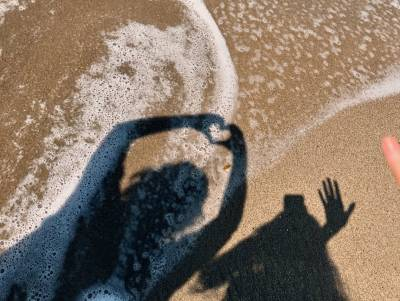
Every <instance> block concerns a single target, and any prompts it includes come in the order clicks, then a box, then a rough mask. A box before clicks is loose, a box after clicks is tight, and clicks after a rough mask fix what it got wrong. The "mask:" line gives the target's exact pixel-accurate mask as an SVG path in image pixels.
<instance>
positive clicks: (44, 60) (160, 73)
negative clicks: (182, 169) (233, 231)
mask: <svg viewBox="0 0 400 301" xmlns="http://www.w3.org/2000/svg"><path fill="white" fill-rule="evenodd" d="M0 17H1V18H2V19H1V25H0V58H1V60H0V70H1V71H0V99H1V100H2V101H1V103H0V112H1V113H0V126H1V128H0V132H1V135H0V143H1V144H2V145H3V148H2V150H3V152H2V153H1V154H0V166H1V169H0V176H1V179H2V180H1V182H0V192H1V198H0V206H1V207H0V210H1V214H2V219H1V221H2V223H1V230H0V231H1V232H0V238H1V241H0V243H1V244H0V247H1V248H2V249H3V250H4V251H6V250H7V249H9V248H11V247H12V246H13V245H15V244H17V243H18V241H20V240H21V239H22V238H23V237H25V236H27V235H29V233H31V232H33V231H34V230H35V229H37V228H38V227H39V226H40V224H41V221H42V220H44V219H46V217H48V216H51V215H52V214H57V213H58V212H59V210H60V208H62V207H63V206H64V205H65V202H66V200H68V199H70V196H71V194H72V193H73V192H74V190H75V189H76V188H77V187H82V185H81V184H82V182H80V180H82V174H83V172H84V170H85V167H86V166H87V164H88V162H89V160H90V158H91V155H92V154H93V153H95V151H96V150H97V149H98V148H99V144H100V143H101V141H102V140H103V139H104V138H105V137H106V136H107V134H108V133H110V131H111V130H112V129H113V127H114V126H115V125H117V124H118V123H121V122H124V121H128V120H135V119H138V118H142V117H151V116H159V115H163V116H168V115H172V114H173V115H176V114H196V113H216V114H219V115H221V116H222V117H224V118H225V120H226V122H231V121H233V122H235V123H237V124H238V125H239V126H240V128H242V130H243V131H244V133H245V136H246V141H247V144H248V148H249V159H250V160H249V167H250V170H249V176H250V177H255V176H256V174H257V172H258V171H259V170H260V169H265V168H268V167H269V166H271V164H272V163H273V162H274V161H275V160H277V159H278V158H279V155H280V153H282V152H284V151H285V150H286V149H287V148H288V147H290V146H291V145H292V144H293V143H294V142H295V140H296V139H297V138H298V137H299V136H301V135H304V134H305V133H306V132H307V131H308V130H309V129H311V128H313V127H315V126H318V125H319V124H320V123H321V122H323V121H324V120H326V119H327V118H329V117H332V116H333V115H334V114H335V113H337V112H338V111H340V110H343V109H345V108H347V107H350V106H353V105H356V104H359V103H362V102H366V101H373V100H377V99H380V98H382V97H384V96H387V95H391V94H398V92H399V91H400V87H399V81H398V78H399V76H398V73H397V69H396V68H397V65H398V62H399V56H400V51H399V50H400V9H399V7H398V6H397V5H396V1H377V0H376V1H371V2H367V1H364V2H362V1H359V2H357V3H353V2H351V1H323V2H321V1H318V2H310V1H296V2H290V1H288V2H287V1H233V2H232V1H212V0H208V1H205V3H203V2H202V1H174V2H171V3H168V4H166V3H165V2H164V1H136V2H135V3H131V2H130V1H125V0H118V1H112V2H110V1H100V2H99V1H97V2H96V3H92V2H85V1H72V2H71V1H56V2H51V3H49V2H47V1H38V0H36V1H32V0H31V1H20V2H18V1H7V0H6V1H2V2H0ZM150 149H151V152H150V151H149V150H150ZM107 156H108V157H106V159H105V160H104V164H103V165H101V166H102V167H100V168H99V170H96V173H95V174H92V175H91V176H92V177H93V178H94V180H93V181H92V182H90V185H88V186H84V189H86V190H85V191H84V193H83V192H82V195H89V196H90V195H91V194H92V193H94V191H96V189H97V188H96V187H98V186H101V179H102V178H103V177H104V176H105V175H106V173H107V171H108V169H109V166H111V163H110V162H113V160H114V161H115V160H116V158H115V157H113V156H112V154H111V155H107ZM10 158H13V159H12V160H10ZM184 160H186V161H191V162H194V163H195V164H196V165H197V166H198V167H200V168H203V170H205V172H206V174H207V176H208V177H209V179H210V186H209V191H208V195H209V196H208V198H207V201H206V202H205V205H204V208H203V210H204V212H203V217H202V219H200V220H199V221H197V222H196V223H194V224H192V225H191V226H190V227H188V228H187V229H186V231H189V232H190V231H195V230H196V229H199V228H200V227H201V226H202V225H203V224H204V223H206V222H207V221H209V220H210V219H211V218H212V217H214V216H215V215H216V214H217V212H218V210H219V208H220V205H221V196H222V194H223V192H224V188H225V186H224V185H226V182H227V176H228V173H227V171H226V170H225V168H224V166H228V165H229V162H230V160H231V157H230V156H229V154H227V153H226V152H224V153H222V151H221V150H220V149H217V148H216V147H214V146H212V145H211V146H210V145H209V143H208V142H207V141H206V140H205V139H204V137H203V136H202V135H199V134H198V133H194V132H191V131H189V130H180V131H174V132H171V133H168V134H167V133H164V134H162V135H157V136H154V137H147V138H146V139H144V141H138V142H137V143H136V144H135V146H134V147H133V148H132V149H131V150H130V152H129V153H128V157H127V160H126V162H125V163H124V164H125V170H126V171H125V173H126V175H125V177H124V179H122V180H121V185H122V187H123V186H124V185H128V184H127V183H129V176H130V175H132V174H134V173H135V172H138V171H140V170H141V169H143V168H145V167H149V166H150V167H153V168H159V167H160V166H162V165H163V164H166V163H168V162H179V161H184ZM79 183H81V184H79ZM124 183H125V184H124ZM79 185H81V186H79ZM80 199H82V197H80ZM87 199H89V197H87ZM86 203H87V202H86ZM81 213H84V210H82V212H81V211H80V210H78V211H77V210H76V207H72V209H70V211H68V213H67V214H64V215H63V216H64V217H63V219H62V221H60V222H59V225H58V227H59V233H60V235H61V236H62V235H64V238H65V239H64V242H63V243H61V242H60V238H59V239H58V241H57V242H55V243H54V244H53V245H52V246H51V247H52V248H57V250H56V251H57V257H56V259H52V262H57V261H60V258H62V257H63V252H64V250H65V248H66V245H67V244H66V243H67V242H68V240H69V239H71V236H72V233H73V230H74V224H75V221H76V219H77V217H78V216H79V215H80V214H81ZM61 240H62V239H61ZM44 247H45V246H44V245H41V248H44ZM47 247H48V246H47ZM28 253H29V252H28ZM39 253H40V252H39ZM39 253H35V254H39ZM45 258H47V257H46V256H45ZM13 260H14V259H13ZM32 264H33V263H32ZM34 264H37V269H39V270H40V268H43V267H45V266H47V263H46V260H44V261H43V262H41V263H34ZM3 265H4V266H9V265H10V263H9V262H5V263H4V264H3V263H2V266H3ZM39 267H40V268H39ZM58 268H59V267H58ZM58 268H57V265H56V264H55V266H52V267H51V270H52V273H51V275H53V276H49V277H44V278H43V279H40V280H38V281H37V282H36V283H35V286H38V287H40V286H41V287H42V288H43V287H53V286H54V281H55V278H54V275H56V274H57V271H58ZM22 270H23V269H22V267H18V268H13V269H11V270H10V271H8V270H7V269H6V270H5V272H3V273H2V275H1V281H2V283H3V285H4V286H3V287H7V286H9V285H10V283H9V282H8V279H11V278H13V277H22V278H21V279H20V281H22V282H24V281H27V280H26V279H27V277H35V276H32V274H29V273H28V274H27V275H28V276H26V275H23V273H21V271H22ZM42 272H43V271H40V273H42ZM40 273H39V274H40ZM34 274H35V273H34ZM35 275H36V274H35ZM39 278H40V277H39ZM39 291H40V289H39Z"/></svg>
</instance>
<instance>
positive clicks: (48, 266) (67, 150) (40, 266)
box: [0, 1, 237, 300]
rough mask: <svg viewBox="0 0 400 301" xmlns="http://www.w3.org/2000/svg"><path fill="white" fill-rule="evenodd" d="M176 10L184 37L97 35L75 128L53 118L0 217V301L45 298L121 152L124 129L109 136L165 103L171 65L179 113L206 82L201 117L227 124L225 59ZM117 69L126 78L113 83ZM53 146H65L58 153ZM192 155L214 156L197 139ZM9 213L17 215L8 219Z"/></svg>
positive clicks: (229, 95) (197, 19)
mask: <svg viewBox="0 0 400 301" xmlns="http://www.w3.org/2000/svg"><path fill="white" fill-rule="evenodd" d="M183 2H184V4H185V5H186V6H187V7H188V9H189V10H188V12H187V14H188V17H189V19H190V20H191V22H192V24H191V26H190V27H188V26H187V25H180V26H176V27H168V28H167V29H166V30H165V31H162V30H159V29H157V28H156V27H154V26H151V25H143V24H139V23H135V22H133V23H130V24H128V25H126V26H124V27H122V28H120V29H119V30H117V31H115V32H113V33H107V34H105V43H106V45H107V47H108V51H109V53H108V55H107V56H106V57H104V58H102V59H101V61H100V62H98V63H96V64H94V65H93V66H92V67H91V68H90V70H89V71H88V72H87V73H85V74H84V75H82V76H81V78H80V79H79V81H78V82H77V89H78V90H79V93H78V94H76V95H75V96H74V99H73V103H78V104H81V105H82V107H81V116H80V118H79V120H78V121H77V124H76V125H75V126H74V127H70V128H68V127H67V126H66V122H65V121H64V120H63V112H60V114H59V116H58V123H57V124H58V125H57V126H55V127H54V128H53V129H52V133H51V135H50V136H49V137H47V138H46V145H47V151H46V153H45V155H44V156H42V157H41V158H38V159H37V160H35V161H34V162H33V164H32V166H31V170H30V173H29V174H28V175H27V176H26V177H25V178H24V180H23V181H22V182H21V183H20V184H19V186H18V189H17V191H16V193H15V194H14V196H13V197H12V199H10V200H9V201H8V204H9V207H8V208H7V207H6V208H5V209H4V208H3V210H4V211H5V212H8V214H7V217H6V216H4V220H3V221H4V223H5V224H6V226H5V227H4V228H3V229H4V230H6V231H7V232H8V233H11V237H10V238H9V239H7V240H4V241H2V246H3V247H6V248H12V249H10V251H8V252H7V251H6V252H5V253H4V254H2V260H1V262H0V299H2V298H5V295H4V294H6V293H7V291H8V286H9V285H11V283H12V282H18V283H26V284H27V289H28V293H29V297H30V298H33V297H34V296H41V297H40V299H41V300H47V299H49V298H51V294H52V289H53V288H54V285H55V281H56V277H57V275H58V273H59V271H60V268H61V265H62V262H63V255H64V251H65V249H66V247H67V245H68V242H69V240H70V239H71V237H72V236H73V233H74V230H75V226H74V225H75V223H76V220H77V217H78V216H79V214H81V213H83V212H85V208H86V207H87V203H88V202H87V201H88V200H89V199H91V197H92V196H93V195H94V193H95V192H96V191H97V189H98V187H99V186H100V184H101V181H102V179H103V178H104V177H105V176H106V174H107V172H108V171H109V170H110V169H111V168H112V167H113V166H115V164H116V162H117V160H118V154H119V153H120V152H121V149H124V148H125V147H126V143H128V142H127V141H128V139H127V136H126V135H127V131H129V130H131V129H130V128H129V125H125V126H120V127H116V128H113V127H114V126H115V125H116V124H119V123H122V122H125V121H129V120H134V119H137V118H143V117H145V116H146V114H151V110H152V108H153V107H156V106H162V105H163V103H165V102H167V101H168V98H169V97H172V96H173V85H174V84H175V83H174V82H173V81H172V80H171V79H170V78H169V77H168V76H166V75H165V74H162V72H161V71H162V70H163V68H165V67H166V66H167V65H171V63H172V65H173V66H174V68H175V69H176V71H177V73H178V74H179V76H180V77H181V78H182V81H183V89H184V95H185V98H184V99H183V102H182V106H181V111H180V112H179V113H190V114H195V113H199V112H200V111H203V110H204V109H205V108H204V107H202V106H201V104H202V100H203V97H204V87H205V86H206V85H207V79H208V77H210V76H212V77H213V79H214V83H215V86H214V91H213V99H212V101H211V105H210V106H211V107H210V108H206V109H207V110H209V111H210V112H213V113H217V114H219V115H221V116H223V117H224V118H225V119H226V121H229V120H230V117H231V116H232V114H233V110H234V104H235V100H236V94H237V82H236V74H235V71H234V67H233V64H232V62H231V60H230V56H229V52H228V50H227V48H226V45H225V42H224V40H223V37H222V35H221V33H220V32H219V31H218V28H217V26H216V25H215V23H214V21H213V19H212V17H211V15H210V14H209V13H208V11H207V10H206V8H205V6H204V4H203V3H202V2H201V1H183ZM192 27H193V28H194V30H193V28H192ZM122 64H125V66H129V68H128V70H130V71H132V72H130V71H129V72H128V74H122V73H121V72H120V71H121V68H120V67H121V65H122ZM177 113H178V112H177ZM111 131H112V134H111V136H108V138H107V140H106V141H104V138H105V137H106V136H107V135H108V134H110V132H111ZM55 139H61V140H63V141H65V143H66V145H65V146H63V147H62V148H59V147H58V146H57V145H56V144H55V143H54V140H55ZM176 143H177V140H176V139H175V140H173V141H171V145H174V144H176ZM194 145H195V146H194V148H196V149H197V151H198V152H200V153H201V154H202V159H203V163H204V164H205V163H206V162H207V160H208V158H209V157H210V156H211V154H212V152H213V150H210V149H208V150H207V147H206V146H205V145H204V141H201V139H200V140H198V141H196V142H195V143H194ZM193 153H195V152H194V151H193ZM41 165H46V166H50V167H51V168H50V174H49V177H48V180H47V183H46V185H45V191H44V196H43V199H42V200H40V201H39V199H38V197H37V196H36V195H34V194H32V193H31V190H30V188H31V187H32V186H33V185H34V184H36V183H38V178H37V177H36V174H37V172H38V170H39V166H41ZM221 180H222V181H223V180H224V178H221ZM221 186H222V187H223V185H221ZM220 197H221V195H219V198H220ZM15 203H18V204H19V205H18V210H12V208H13V206H14V204H15ZM30 204H41V206H40V208H37V207H35V208H34V207H31V206H30ZM25 208H26V209H25ZM217 208H219V207H218V206H217Z"/></svg>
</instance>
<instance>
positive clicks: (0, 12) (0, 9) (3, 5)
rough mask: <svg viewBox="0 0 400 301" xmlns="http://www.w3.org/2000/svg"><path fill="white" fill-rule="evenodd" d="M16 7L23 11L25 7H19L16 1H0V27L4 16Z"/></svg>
mask: <svg viewBox="0 0 400 301" xmlns="http://www.w3.org/2000/svg"><path fill="white" fill-rule="evenodd" d="M17 7H18V8H19V9H20V10H23V9H25V6H20V5H19V1H18V0H0V25H1V24H3V22H4V16H5V14H6V13H7V12H9V11H11V10H13V9H15V8H17Z"/></svg>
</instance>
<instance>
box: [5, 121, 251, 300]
mask: <svg viewBox="0 0 400 301" xmlns="http://www.w3.org/2000/svg"><path fill="white" fill-rule="evenodd" d="M213 125H216V126H218V127H219V128H220V129H222V130H228V131H230V135H231V136H230V138H229V139H227V140H226V141H215V140H214V138H213V137H212V135H211V132H210V128H211V126H213ZM179 128H192V129H194V130H197V131H199V132H200V133H203V134H204V135H205V136H206V137H207V139H208V141H209V142H210V143H211V144H217V145H221V146H224V147H226V148H227V149H228V150H230V151H231V152H232V155H233V162H232V168H231V172H230V175H229V180H228V183H227V185H226V189H225V194H224V196H223V200H222V201H223V207H222V209H221V211H220V212H219V214H218V216H217V217H216V218H215V219H214V220H213V221H211V222H210V223H209V224H207V225H206V226H205V227H204V229H201V230H199V231H198V232H195V233H191V234H188V235H186V236H184V237H182V238H180V239H179V241H177V242H173V240H172V239H171V238H172V237H173V235H174V233H176V232H178V231H179V230H182V229H183V228H185V227H186V226H188V225H190V224H192V223H193V222H194V221H195V220H196V218H197V217H199V215H200V214H201V208H202V203H203V201H204V200H205V198H206V197H207V193H208V179H207V176H206V175H205V174H204V172H203V171H202V170H201V169H199V168H197V167H196V166H194V165H193V164H192V163H190V162H181V163H177V164H167V165H164V166H162V167H161V168H160V169H157V170H153V169H148V170H143V171H141V172H139V173H138V174H136V175H135V176H134V179H132V184H131V185H130V186H129V187H128V188H127V189H126V190H125V191H121V190H120V187H119V181H120V179H121V177H122V176H123V173H124V170H123V162H124V160H125V157H126V154H127V151H128V149H129V147H130V145H131V144H132V143H133V142H134V141H135V140H137V139H139V138H142V137H145V136H148V135H152V134H156V133H160V132H165V131H170V130H174V129H179ZM243 149H244V140H243V135H242V134H241V131H240V130H239V129H238V128H237V127H236V126H234V125H226V124H225V122H224V120H223V119H222V118H221V117H220V116H218V115H214V114H202V115H183V116H173V117H154V118H147V119H140V120H136V121H131V122H126V123H122V124H119V125H117V126H116V127H115V128H114V129H113V130H112V132H111V133H110V134H109V135H107V137H106V138H105V139H104V140H103V142H102V143H101V145H100V146H99V148H98V149H97V150H96V152H95V153H94V154H93V155H92V157H91V159H90V161H89V163H88V165H87V167H86V169H85V172H84V174H83V176H82V178H81V180H80V183H79V185H78V187H77V188H76V189H75V191H74V192H73V193H72V194H71V195H70V197H69V198H68V200H67V201H66V203H65V205H64V207H63V208H61V209H60V210H59V211H58V212H57V213H56V214H55V215H53V216H50V217H49V218H47V219H46V220H45V221H44V222H43V223H42V225H41V226H40V227H39V228H38V229H37V230H35V231H34V232H33V233H31V234H30V235H29V236H27V237H25V238H24V239H22V240H21V241H20V242H19V243H18V244H17V245H15V246H14V247H13V248H11V249H9V250H8V251H7V252H5V253H4V254H2V256H1V258H0V267H2V266H1V265H2V264H4V265H3V266H4V268H8V269H9V270H8V271H7V273H3V277H2V278H0V280H1V281H2V282H3V283H2V284H1V285H2V287H6V286H7V285H8V289H7V290H5V291H4V292H3V294H4V293H6V294H7V295H3V297H2V293H1V292H0V299H3V298H4V299H5V300H6V296H8V297H7V298H8V299H7V300H25V299H26V298H27V297H29V298H32V297H38V298H39V297H40V298H42V299H52V300H74V299H76V298H78V297H82V293H83V292H84V291H85V290H86V289H88V288H90V287H91V286H93V285H96V284H102V283H105V282H107V281H108V280H109V279H110V278H111V277H114V278H115V277H116V278H119V279H120V280H121V279H122V282H123V283H124V287H125V290H126V291H127V292H128V296H127V297H126V298H127V299H144V298H145V296H146V294H147V292H148V290H149V289H151V287H152V286H151V283H152V281H154V279H152V277H153V278H157V276H154V273H153V272H152V270H154V266H152V264H153V265H154V259H155V258H156V259H157V258H159V257H162V256H167V255H166V254H164V255H163V254H161V253H162V250H163V249H168V248H169V251H171V249H172V250H173V251H177V250H178V249H181V250H182V249H183V250H184V249H185V247H187V246H188V242H191V241H193V240H195V241H197V240H196V239H197V238H198V237H201V236H202V235H201V233H202V232H203V231H204V230H205V229H210V226H211V225H214V224H215V223H217V221H218V220H220V219H221V218H222V217H223V218H224V219H225V220H226V217H225V216H226V215H230V216H231V217H232V221H231V223H230V224H228V225H225V226H224V228H215V227H212V228H213V230H218V231H219V232H222V233H223V234H222V235H218V234H217V233H216V234H215V235H216V236H217V237H219V247H222V245H223V244H224V243H225V242H226V241H227V240H228V239H229V237H230V235H231V234H232V233H233V232H234V230H235V229H236V227H237V225H238V224H239V221H240V218H241V216H242V209H243V204H244V197H245V188H244V189H243V185H244V187H245V183H246V179H245V175H246V159H245V158H246V155H245V152H243ZM239 187H241V191H242V192H241V193H239V194H237V193H235V191H237V190H238V189H239ZM234 193H235V194H236V195H239V196H240V198H239V199H240V200H239V201H238V202H235V200H236V199H237V197H235V200H233V197H232V195H233V194H234ZM60 227H61V228H62V229H60ZM219 247H217V246H215V248H214V249H215V250H213V251H212V252H210V258H211V257H212V256H213V255H214V254H215V253H216V252H217V251H218V249H219ZM63 249H64V250H66V251H62V250H63ZM48 250H51V252H50V255H49V254H48V253H49V252H47V251H48ZM55 250H56V252H55ZM60 250H61V251H60ZM175 253H176V252H175ZM10 263H11V264H10ZM13 263H15V266H13ZM10 266H11V268H10ZM46 267H48V268H51V271H50V274H45V275H44V278H45V279H44V280H43V271H42V270H41V269H46ZM171 268H172V266H166V267H163V268H161V270H160V271H159V272H161V273H166V272H168V271H169V270H171ZM57 271H61V272H60V273H59V274H58V275H57V276H56V277H55V276H53V275H52V274H53V273H56V272H57ZM46 277H47V278H46ZM51 277H53V278H54V279H55V280H54V281H49V280H48V279H49V278H51ZM46 280H47V281H46ZM43 284H45V285H47V286H49V287H45V288H44V290H43V287H40V286H43ZM38 287H39V288H40V290H38V289H37V288H38ZM54 287H56V291H55V294H53V295H52V294H51V290H52V289H53V288H54ZM46 290H47V292H49V294H48V295H45V292H43V291H46ZM38 291H40V292H38ZM7 292H8V293H7Z"/></svg>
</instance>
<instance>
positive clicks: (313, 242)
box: [195, 179, 355, 301]
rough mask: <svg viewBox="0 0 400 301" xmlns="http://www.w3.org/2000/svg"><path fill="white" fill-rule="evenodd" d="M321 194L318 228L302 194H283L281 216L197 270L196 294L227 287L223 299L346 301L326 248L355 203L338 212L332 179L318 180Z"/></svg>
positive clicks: (337, 195)
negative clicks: (321, 218)
mask: <svg viewBox="0 0 400 301" xmlns="http://www.w3.org/2000/svg"><path fill="white" fill-rule="evenodd" d="M323 190H324V193H322V192H321V191H320V190H319V194H320V197H321V201H322V204H323V206H324V209H325V213H326V219H327V222H326V224H325V225H324V226H320V224H319V223H318V222H317V220H316V219H315V218H314V217H313V216H312V215H310V214H309V213H308V212H307V208H306V206H305V204H304V197H303V196H302V195H286V196H285V197H284V210H283V212H282V213H280V214H279V215H278V216H276V217H275V218H274V219H273V220H272V221H270V222H268V223H267V224H265V225H263V226H262V227H260V228H259V229H258V230H256V231H255V233H254V234H253V235H252V236H250V237H249V238H247V239H245V240H243V241H241V242H240V243H239V244H238V245H236V247H234V248H233V249H232V250H230V251H229V252H227V253H225V254H223V255H222V256H220V257H218V258H216V259H215V260H213V261H211V262H210V263H209V264H208V265H207V266H206V267H205V268H203V270H202V271H201V273H200V283H201V287H200V288H197V289H196V290H198V291H204V290H207V289H211V288H217V287H220V286H222V285H224V284H228V288H227V291H226V295H225V298H224V300H325V301H329V300H332V301H333V300H335V301H337V300H346V299H347V298H346V294H345V292H344V290H343V286H342V284H341V281H340V277H339V274H338V272H337V269H336V268H335V266H334V264H333V262H332V261H331V259H330V258H329V254H328V251H327V247H326V245H327V242H328V241H329V240H330V239H331V238H332V237H333V236H334V235H335V234H336V233H338V232H339V231H340V229H342V228H343V227H344V226H345V225H346V223H347V221H348V219H349V217H350V215H351V213H352V212H353V210H354V207H355V205H354V203H353V204H351V205H350V207H349V209H348V210H347V211H346V210H344V208H343V203H342V199H341V196H340V190H339V186H338V184H337V182H336V181H334V182H332V181H331V179H327V180H326V181H324V182H323ZM196 290H195V291H196Z"/></svg>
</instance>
